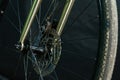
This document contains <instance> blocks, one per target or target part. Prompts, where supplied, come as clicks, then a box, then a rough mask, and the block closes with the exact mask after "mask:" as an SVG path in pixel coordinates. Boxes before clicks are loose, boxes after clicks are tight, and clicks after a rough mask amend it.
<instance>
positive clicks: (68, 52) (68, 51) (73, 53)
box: [62, 50, 96, 61]
mask: <svg viewBox="0 0 120 80" xmlns="http://www.w3.org/2000/svg"><path fill="white" fill-rule="evenodd" d="M62 51H63V55H65V54H66V55H69V56H70V55H71V56H72V55H77V56H80V57H81V58H85V59H89V60H95V61H96V58H93V57H87V56H82V55H81V54H79V53H75V52H73V51H70V50H62Z"/></svg>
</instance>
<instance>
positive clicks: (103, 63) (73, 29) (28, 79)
mask: <svg viewBox="0 0 120 80" xmlns="http://www.w3.org/2000/svg"><path fill="white" fill-rule="evenodd" d="M32 2H33V0H30V1H29V0H16V1H14V0H9V4H8V7H7V8H6V11H5V12H4V16H3V19H2V20H1V23H0V25H1V28H2V29H0V32H1V34H0V36H1V40H0V42H1V43H0V44H1V46H0V51H1V52H2V53H3V54H1V55H2V57H1V59H2V60H1V62H0V63H1V64H2V65H3V66H0V72H1V73H2V74H3V75H6V76H8V77H9V78H10V79H13V80H16V79H17V80H19V79H20V80H24V79H25V80H36V79H40V80H110V79H111V77H112V73H113V68H114V63H115V58H116V49H117V42H118V41H117V40H118V19H117V7H116V6H117V5H116V0H99V1H96V0H75V3H74V6H73V8H72V11H71V13H70V16H69V18H68V21H67V23H66V25H65V28H64V30H63V32H62V35H61V36H59V35H58V34H57V32H56V26H57V24H58V23H59V19H60V17H61V16H60V15H61V14H62V11H63V8H64V6H65V3H66V2H67V0H43V2H42V3H41V6H40V8H39V10H38V13H37V14H36V16H35V19H34V21H33V23H32V26H31V29H30V31H29V34H28V36H27V40H26V44H28V46H29V49H27V50H25V51H24V52H23V53H24V54H23V53H20V52H19V51H16V50H15V49H14V44H16V42H17V41H18V40H19V37H20V35H21V32H22V28H23V26H24V24H25V22H26V18H27V15H28V14H29V10H30V8H31V6H32ZM6 23H7V24H6ZM51 25H52V28H51ZM48 27H50V28H48ZM6 28H7V29H6ZM53 36H57V38H58V42H57V46H54V45H52V40H53V38H54V37H53ZM51 47H52V48H51ZM43 53H44V54H43ZM21 54H22V55H21ZM8 55H10V56H8ZM20 55H21V56H20ZM6 56H7V59H6ZM19 56H20V57H19ZM18 58H19V60H18ZM59 59H60V61H59ZM2 61H3V62H4V61H5V62H4V63H3V62H2ZM58 61H59V62H58ZM12 63H14V64H12ZM56 65H57V67H56ZM7 66H9V68H8V67H7ZM55 69H56V71H55Z"/></svg>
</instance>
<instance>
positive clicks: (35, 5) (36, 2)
mask: <svg viewBox="0 0 120 80" xmlns="http://www.w3.org/2000/svg"><path fill="white" fill-rule="evenodd" d="M74 1H75V0H66V3H65V6H64V9H63V12H62V15H61V18H60V20H59V23H58V25H57V29H56V32H57V34H58V35H59V36H60V35H61V33H62V31H63V28H64V26H65V23H66V21H67V19H68V16H69V14H70V11H71V9H72V7H73V4H74ZM41 2H42V0H34V1H33V4H32V7H31V9H30V12H29V15H28V17H27V19H26V22H25V24H24V27H23V31H22V34H21V36H20V40H19V43H20V46H21V47H20V50H21V51H22V50H23V49H24V42H25V40H26V36H27V35H28V32H29V29H30V27H31V25H32V22H33V20H34V18H35V15H36V13H37V11H38V9H39V7H40V5H41Z"/></svg>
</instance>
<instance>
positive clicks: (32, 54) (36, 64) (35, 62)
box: [29, 29, 44, 80]
mask: <svg viewBox="0 0 120 80" xmlns="http://www.w3.org/2000/svg"><path fill="white" fill-rule="evenodd" d="M31 35H32V31H31V29H30V38H29V40H30V46H32V41H31V40H32V36H31ZM30 53H31V57H32V58H31V59H32V62H34V64H35V66H36V67H37V69H38V72H39V80H44V79H43V76H42V73H41V72H42V71H41V69H40V67H39V64H38V61H37V59H36V57H35V55H34V53H33V51H32V49H31V48H30Z"/></svg>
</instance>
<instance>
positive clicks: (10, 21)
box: [4, 15, 20, 33]
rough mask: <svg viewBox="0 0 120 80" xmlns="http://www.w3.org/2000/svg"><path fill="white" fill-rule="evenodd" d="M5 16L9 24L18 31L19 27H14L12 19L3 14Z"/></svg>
mask: <svg viewBox="0 0 120 80" xmlns="http://www.w3.org/2000/svg"><path fill="white" fill-rule="evenodd" d="M4 16H5V19H7V20H8V21H9V22H10V24H11V25H12V26H13V28H14V29H15V30H16V31H17V32H19V33H20V31H19V29H18V28H17V27H16V25H15V24H14V23H13V22H12V20H11V19H10V18H9V17H8V16H7V15H4Z"/></svg>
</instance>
